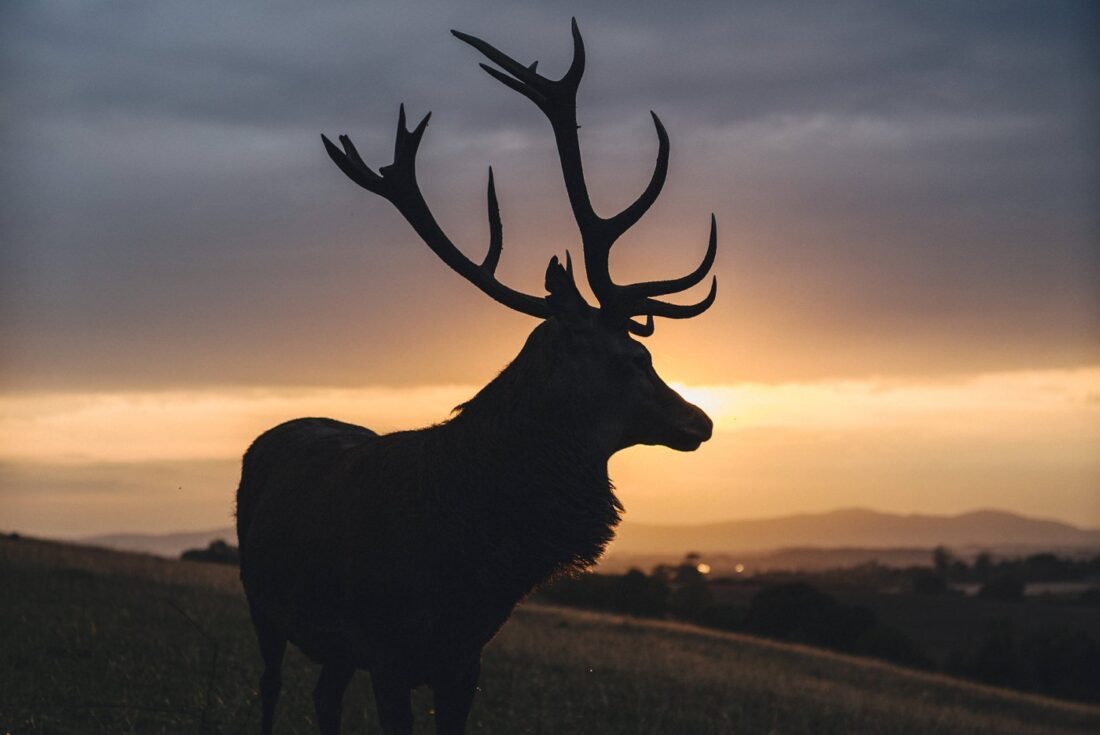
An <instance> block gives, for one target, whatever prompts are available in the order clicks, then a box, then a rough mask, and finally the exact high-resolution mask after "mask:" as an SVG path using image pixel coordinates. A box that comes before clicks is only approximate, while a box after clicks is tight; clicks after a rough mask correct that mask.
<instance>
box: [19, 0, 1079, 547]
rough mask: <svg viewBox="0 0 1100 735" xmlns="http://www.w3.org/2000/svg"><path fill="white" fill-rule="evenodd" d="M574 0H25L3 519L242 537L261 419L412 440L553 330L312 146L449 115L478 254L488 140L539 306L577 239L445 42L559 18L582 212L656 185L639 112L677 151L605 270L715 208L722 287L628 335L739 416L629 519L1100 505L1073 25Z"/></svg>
mask: <svg viewBox="0 0 1100 735" xmlns="http://www.w3.org/2000/svg"><path fill="white" fill-rule="evenodd" d="M569 5H570V3H562V4H554V5H549V4H546V5H545V6H544V5H540V4H533V5H531V6H530V7H524V8H523V9H522V10H521V9H518V8H513V7H512V6H511V5H504V4H496V3H493V2H488V3H454V4H445V5H436V4H434V3H431V2H427V0H418V1H417V2H410V3H403V4H402V5H401V6H399V7H394V8H386V9H384V8H381V7H374V6H355V7H350V6H349V7H347V8H343V7H341V8H335V7H324V8H317V9H314V8H305V7H303V8H302V9H293V10H289V9H285V8H283V9H278V8H260V7H257V8H247V9H244V8H236V9H230V8H229V7H228V6H227V7H217V6H209V7H207V6H201V4H197V5H196V6H194V7H192V6H190V5H188V6H183V5H179V6H173V7H163V8H154V7H147V8H139V9H131V10H128V11H127V12H126V13H121V14H115V13H114V11H111V10H107V9H104V10H103V11H102V12H97V13H91V14H89V13H85V12H83V11H81V10H79V9H73V8H65V7H62V6H56V7H55V6H53V5H50V4H49V3H43V4H35V5H33V6H30V5H28V6H26V7H21V8H20V9H18V10H17V11H11V12H9V13H7V14H6V18H5V20H6V23H5V25H6V27H7V29H8V31H9V33H8V34H7V37H6V43H5V49H6V53H7V54H8V55H10V56H11V58H13V59H17V60H19V61H20V63H18V64H12V65H7V67H6V68H7V70H8V73H6V76H5V77H4V80H3V81H4V85H5V87H4V91H5V98H6V99H7V100H9V105H8V108H9V114H6V115H5V117H4V121H3V123H4V125H5V128H4V131H5V134H4V135H3V136H0V161H3V162H4V165H3V166H0V169H2V170H3V171H4V178H3V179H0V195H2V196H0V207H2V211H0V215H2V216H0V222H3V226H4V233H3V236H4V241H5V247H4V249H3V252H2V253H0V355H2V358H0V529H15V530H21V531H24V532H31V533H44V534H64V535H79V534H83V533H95V532H102V531H115V530H133V531H140V530H148V531H167V530H175V529H186V528H201V527H213V526H220V525H223V524H225V523H227V522H228V521H229V513H230V510H231V505H232V494H233V490H234V487H235V482H236V477H235V475H236V473H237V471H238V467H237V465H236V462H237V458H238V457H239V456H240V454H241V453H242V452H243V451H244V449H245V447H246V446H247V445H248V443H249V441H251V439H252V438H253V437H254V436H256V435H257V434H258V433H260V432H261V431H263V430H264V429H265V428H267V427H269V426H271V425H273V424H275V423H278V422H280V421H283V420H286V419H288V418H293V417H296V416H301V415H317V414H321V415H330V416H333V417H335V418H340V419H344V420H348V421H355V422H360V423H363V424H365V425H367V426H370V427H371V428H374V429H376V430H386V429H393V428H406V427H412V426H417V425H423V424H425V423H429V422H433V421H438V420H441V419H443V418H445V417H446V416H447V413H448V411H449V409H450V407H451V406H453V405H455V404H457V403H459V402H460V401H462V400H464V399H465V398H468V397H469V396H470V395H472V393H473V392H474V391H476V389H477V388H478V387H479V386H480V385H483V384H484V383H485V382H487V381H488V380H489V379H491V378H492V376H493V375H495V374H496V372H497V371H498V370H499V369H501V368H502V367H503V366H504V365H505V364H506V363H507V362H508V361H509V360H510V359H511V358H512V357H513V356H514V355H515V354H516V352H518V350H519V348H520V346H521V344H522V342H523V339H524V337H525V335H526V334H527V333H528V332H529V330H530V329H531V328H532V326H533V321H532V320H531V319H529V318H526V317H522V316H518V315H516V314H514V313H509V312H507V311H506V310H505V309H503V308H501V307H499V306H497V305H496V304H494V303H493V302H491V301H489V300H488V299H487V298H486V297H484V296H483V295H482V294H480V293H478V292H476V290H475V289H474V288H472V287H471V286H470V285H469V284H467V283H465V282H464V281H462V279H461V278H459V277H458V276H456V275H455V274H453V273H451V272H450V271H448V270H447V268H446V267H445V266H444V265H443V264H442V263H440V262H439V260H438V259H437V258H436V257H435V256H434V255H432V254H431V253H430V252H429V251H428V249H427V248H426V247H425V246H424V245H422V244H421V243H419V242H418V241H417V240H416V238H415V236H414V235H413V234H412V233H411V232H410V231H409V229H408V226H407V225H406V224H405V223H404V222H403V221H402V220H401V218H400V217H399V216H398V215H397V214H396V213H395V212H394V211H393V210H392V208H391V207H390V206H389V205H388V204H387V203H385V202H383V201H381V200H379V199H378V198H376V197H373V196H371V195H369V194H367V193H366V192H364V191H362V190H360V189H358V188H357V187H355V186H354V185H353V184H351V183H350V182H348V181H347V180H346V179H345V178H344V177H343V176H342V175H341V174H340V172H339V171H337V170H336V169H335V167H333V166H332V164H331V162H330V161H329V160H328V159H327V157H326V156H325V155H324V151H323V150H322V148H321V146H320V143H319V138H318V133H320V132H322V131H323V132H326V133H328V134H330V135H331V134H336V133H340V132H345V131H347V132H349V133H352V134H353V137H354V138H355V140H356V141H357V144H358V146H359V149H360V151H361V152H362V153H363V155H364V157H365V158H366V159H367V161H368V163H370V164H371V165H375V166H377V165H383V164H385V163H387V162H388V161H389V158H388V156H389V155H390V152H391V150H392V135H393V132H392V131H393V125H394V118H395V111H396V108H397V105H398V103H399V102H402V101H404V102H406V103H407V104H408V106H409V109H410V115H413V116H419V115H420V114H423V113H424V112H425V111H427V110H428V109H431V110H432V111H433V118H432V125H431V126H430V128H429V130H428V132H427V135H426V137H425V140H424V143H423V146H422V149H421V155H420V159H419V167H418V170H419V175H420V179H421V182H422V187H423V189H424V191H425V195H426V198H427V200H428V201H429V203H430V204H431V205H432V207H433V210H434V211H435V213H436V215H437V216H438V218H439V220H440V222H441V224H442V225H443V226H444V228H445V229H446V230H447V231H448V233H449V234H450V235H451V236H452V239H454V240H455V241H456V242H457V243H459V244H460V245H461V247H462V248H463V249H464V250H465V251H466V252H467V253H468V254H469V255H470V257H472V258H473V259H475V260H479V259H480V257H481V256H482V254H483V253H484V248H485V244H486V242H487V225H486V223H485V219H484V218H485V204H484V185H485V178H484V177H485V171H486V167H487V166H488V165H489V164H490V163H491V164H492V165H493V167H494V171H495V175H496V182H497V188H498V192H499V195H500V204H501V211H502V216H503V221H504V233H505V245H504V253H503V257H502V260H501V265H500V269H499V274H498V275H499V277H500V278H501V280H503V281H504V282H506V283H509V284H510V285H514V286H515V287H517V288H519V289H521V290H524V291H527V292H538V291H539V290H540V288H541V284H542V274H543V271H544V269H545V266H546V262H547V261H548V259H549V258H550V257H551V256H552V255H555V254H556V255H559V256H560V255H563V254H564V252H565V250H566V249H569V250H570V251H571V252H572V253H573V254H574V255H575V256H579V253H580V251H579V245H578V243H577V239H578V238H577V234H576V226H575V224H574V222H573V220H572V215H571V213H570V211H569V209H568V205H567V204H566V201H565V197H564V193H563V191H562V185H561V180H560V172H559V170H558V168H557V162H556V160H555V152H554V149H553V143H552V136H551V135H550V131H549V129H548V126H546V124H545V121H544V120H542V119H541V118H540V117H539V116H538V113H537V111H536V110H534V109H533V108H532V107H531V106H530V103H528V102H527V101H526V100H523V99H522V98H519V97H518V96H517V95H515V94H513V93H511V92H509V91H508V90H507V89H504V88H502V87H500V85H497V84H496V83H495V82H493V81H492V80H491V79H489V78H487V77H485V75H484V74H482V73H481V71H480V70H479V69H478V68H477V59H476V58H475V57H474V55H472V54H471V53H470V49H468V48H466V47H464V46H463V45H462V44H460V43H458V42H456V41H455V40H454V39H453V38H452V37H451V36H450V35H449V33H448V30H449V29H450V28H451V27H452V26H458V27H460V28H464V29H466V30H469V31H471V32H475V33H478V34H482V35H485V36H486V37H487V38H490V39H492V40H496V41H499V42H500V43H501V45H502V46H504V47H505V48H507V49H508V50H509V51H512V52H514V53H516V54H517V55H520V56H522V57H523V58H528V57H530V58H532V59H533V58H539V59H540V60H541V62H542V65H541V66H540V70H544V69H545V70H546V73H548V74H550V75H554V74H555V73H557V70H559V69H561V68H564V64H565V63H566V58H567V53H568V27H569V26H568V23H569V17H570V15H572V14H579V20H580V22H581V27H582V30H583V32H584V33H585V38H586V40H587V42H588V71H587V72H586V77H585V82H584V84H583V85H582V88H581V95H580V99H579V110H580V112H579V115H580V120H581V122H582V130H581V142H582V146H583V153H584V156H585V166H586V172H587V174H588V177H589V180H590V186H591V189H592V194H593V199H594V201H595V204H596V208H597V209H598V210H599V211H600V212H601V213H604V214H606V213H609V212H613V211H617V209H618V208H619V207H621V206H623V205H624V204H625V203H626V202H628V201H630V199H631V198H632V197H633V196H635V195H636V193H637V192H638V191H640V190H641V188H642V187H643V186H644V182H645V181H646V179H647V177H648V175H649V170H650V166H651V165H652V160H653V156H654V154H655V149H656V142H655V140H654V135H653V130H652V127H651V123H650V122H649V116H648V114H647V110H649V109H650V108H652V109H654V110H655V111H657V112H658V113H659V114H660V115H661V117H662V119H663V121H664V123H665V125H666V127H667V128H668V130H669V135H670V137H671V144H672V154H671V163H670V170H669V176H668V181H667V183H666V187H665V191H664V193H663V195H662V197H661V198H660V199H659V200H658V202H657V204H656V205H655V206H654V207H653V209H652V210H651V211H650V212H649V213H648V214H647V216H646V217H645V218H644V219H643V220H642V221H641V222H640V223H639V224H638V226H636V227H635V228H634V229H633V230H632V231H631V232H630V233H628V235H627V236H626V237H624V238H623V240H622V241H621V242H620V243H619V244H618V245H617V246H616V248H615V249H614V251H613V255H612V259H611V269H612V273H613V274H614V277H615V278H616V279H617V280H618V281H620V282H628V281H633V280H640V279H645V278H661V277H669V276H671V275H679V274H681V273H683V272H685V271H687V270H689V269H690V268H692V267H693V266H694V265H695V264H696V263H697V262H698V259H699V258H700V257H701V255H702V253H703V250H704V247H705V243H706V236H707V225H708V218H709V214H710V213H711V212H712V211H713V212H714V213H716V215H717V218H718V224H719V251H718V257H717V260H716V263H715V266H714V269H713V270H714V273H715V274H716V275H717V276H718V280H719V296H718V301H717V303H716V304H715V306H714V307H713V308H712V309H711V310H710V311H709V312H708V313H707V314H705V315H704V316H702V317H700V318H697V319H693V320H690V321H687V322H672V321H667V320H666V321H663V322H659V323H658V326H657V332H656V334H655V336H654V337H652V338H651V339H649V340H647V345H648V346H649V348H650V349H651V350H652V352H653V354H654V356H655V364H656V365H657V368H658V370H659V371H660V372H661V374H662V375H663V376H664V377H665V378H666V379H667V380H669V381H672V382H675V383H677V384H678V385H680V386H683V388H684V391H685V394H687V395H689V396H690V397H692V398H693V399H694V400H697V401H698V402H699V403H700V404H701V405H703V406H704V407H706V408H707V409H708V410H709V411H710V412H711V413H712V415H713V416H714V418H715V419H716V421H717V427H718V430H717V433H716V436H715V438H714V440H713V441H711V442H710V443H708V444H706V445H705V446H704V447H703V448H702V449H701V450H700V451H698V452H697V453H694V454H689V455H685V454H676V453H673V452H671V451H668V450H664V449H656V448H635V449H631V450H629V451H627V452H624V453H623V454H622V455H620V456H617V457H615V458H614V459H613V461H612V467H611V469H612V476H613V479H614V480H615V481H616V484H617V486H618V487H619V488H620V495H621V497H622V499H623V501H624V503H625V504H626V506H627V508H628V516H627V517H628V519H639V520H645V521H651V522H659V521H669V522H691V521H701V520H716V519H722V518H738V517H756V516H765V515H777V514H785V513H794V512H802V511H811V510H827V509H830V508H835V507H843V506H855V505H859V506H868V507H872V508H877V509H882V510H889V511H897V512H918V511H919V512H930V513H947V512H956V511H963V510H970V509H974V508H982V507H997V508H1004V509H1007V510H1011V511H1016V512H1021V513H1027V514H1032V515H1037V516H1044V517H1052V518H1059V519H1062V520H1067V521H1070V522H1073V523H1077V524H1079V525H1091V526H1100V459H1098V457H1100V452H1098V451H1096V449H1097V448H1098V447H1100V339H1098V337H1100V288H1098V287H1097V284H1098V283H1100V248H1098V247H1097V243H1098V241H1100V238H1098V232H1100V223H1098V221H1097V215H1096V207H1095V203H1096V201H1097V192H1098V182H1100V175H1098V171H1097V167H1096V158H1095V156H1094V155H1093V153H1094V152H1095V143H1096V134H1095V131H1096V130H1098V129H1100V124H1098V121H1097V119H1096V111H1097V110H1100V104H1097V102H1098V95H1100V92H1098V91H1097V90H1100V83H1098V82H1100V72H1098V71H1097V68H1096V67H1095V65H1094V64H1092V63H1091V60H1092V59H1094V58H1095V51H1096V44H1097V42H1096V39H1095V38H1092V37H1088V36H1086V35H1085V34H1083V33H1082V32H1081V29H1082V28H1086V27H1088V23H1087V22H1085V21H1083V20H1082V18H1081V17H1078V16H1079V15H1082V14H1084V11H1083V10H1081V11H1078V10H1075V9H1074V7H1071V6H1069V5H1067V6H1058V8H1056V9H1047V10H1044V11H1043V12H1039V11H1037V10H1035V6H1029V5H1028V4H1026V3H1025V4H1020V5H1012V4H1009V5H1011V7H1009V6H1007V5H1006V6H1004V7H1000V8H997V9H992V8H985V9H982V8H971V9H964V8H963V7H961V6H960V7H957V8H953V9H952V8H940V7H932V6H929V7H923V6H920V7H917V6H913V5H911V4H905V3H899V4H890V3H883V4H879V5H877V6H875V7H867V8H863V9H859V10H852V9H850V10H848V11H845V13H838V12H835V11H834V10H828V11H826V10H825V9H824V6H823V7H822V9H820V10H819V9H817V8H816V7H806V8H801V9H795V8H790V7H787V8H784V7H781V6H779V5H773V4H768V3H761V4H757V5H753V4H738V5H737V6H730V7H726V6H725V5H718V6H715V7H707V8H700V9H699V12H698V13H697V14H692V15H691V16H690V17H689V16H687V15H684V14H682V13H679V12H674V11H673V10H672V9H671V8H672V6H671V5H670V6H668V8H665V7H664V6H660V5H654V6H652V7H650V6H648V5H647V6H646V7H644V8H643V7H637V8H636V7H634V6H631V7H630V8H629V9H623V8H616V7H615V6H614V4H607V5H603V4H601V6H600V7H598V8H590V7H588V6H587V5H585V6H582V5H581V4H576V5H577V7H569ZM200 6H201V7H200ZM212 29H214V30H212ZM214 31H216V32H214ZM578 260H579V258H578ZM692 295H695V294H692ZM699 295H701V294H699ZM690 298H691V295H689V296H685V297H684V299H683V300H684V301H686V300H688V299H690Z"/></svg>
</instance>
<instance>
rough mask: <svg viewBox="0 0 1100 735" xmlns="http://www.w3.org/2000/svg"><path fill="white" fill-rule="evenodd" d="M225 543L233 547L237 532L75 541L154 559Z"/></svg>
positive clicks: (135, 535)
mask: <svg viewBox="0 0 1100 735" xmlns="http://www.w3.org/2000/svg"><path fill="white" fill-rule="evenodd" d="M218 539H221V540H222V541H227V542H229V543H230V544H232V545H234V546H236V545H237V529H235V528H233V527H232V526H226V527H225V528H215V529H212V530H210V531H181V532H178V533H160V534H154V533H112V534H106V535H102V536H87V537H85V538H82V539H78V541H79V543H82V544H88V545H89V546H102V547H104V548H108V549H118V550H119V551H143V552H145V553H146V554H156V555H157V556H169V557H173V558H175V557H178V556H179V555H180V554H182V553H183V552H184V551H186V550H187V549H205V548H206V547H207V546H209V545H210V542H211V541H217V540H218Z"/></svg>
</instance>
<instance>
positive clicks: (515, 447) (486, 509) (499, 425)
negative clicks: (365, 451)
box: [441, 405, 622, 596]
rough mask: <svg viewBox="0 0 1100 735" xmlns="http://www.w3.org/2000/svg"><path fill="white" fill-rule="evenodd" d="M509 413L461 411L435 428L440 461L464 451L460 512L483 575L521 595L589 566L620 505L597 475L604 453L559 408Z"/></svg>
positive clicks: (603, 473) (603, 467)
mask: <svg viewBox="0 0 1100 735" xmlns="http://www.w3.org/2000/svg"><path fill="white" fill-rule="evenodd" d="M514 408H515V410H514V411H512V412H509V411H501V412H499V413H495V414H493V415H492V416H491V417H485V416H479V415H478V414H477V413H476V412H475V411H467V412H464V415H460V416H458V417H456V418H455V419H454V420H453V421H451V422H450V423H449V424H447V425H446V426H445V427H441V428H445V430H446V432H447V433H448V434H449V435H450V441H448V445H449V447H448V449H447V451H446V452H445V454H446V456H455V454H454V451H453V450H454V449H455V448H457V447H458V446H460V445H461V446H463V447H466V449H467V454H466V455H465V456H466V457H467V461H468V464H467V465H466V467H465V468H464V470H463V471H464V472H465V473H469V474H468V475H467V478H468V482H467V486H466V492H465V493H464V495H465V497H464V498H463V503H464V512H465V513H467V514H469V516H470V520H471V522H472V525H474V526H475V527H477V528H479V529H482V530H483V531H484V532H485V533H483V534H482V535H481V538H482V543H484V544H485V545H486V547H487V548H486V550H487V551H489V552H490V553H488V554H486V555H485V556H484V557H483V558H485V559H487V560H488V566H487V572H488V574H490V578H491V579H493V580H495V582H494V584H498V585H499V584H500V582H501V580H510V582H509V583H508V585H507V586H508V587H510V588H511V590H512V593H513V594H516V595H517V596H523V595H525V594H527V592H529V591H530V590H531V589H532V588H533V587H534V586H536V585H538V584H539V583H541V582H542V581H544V580H545V579H546V578H547V577H549V576H551V575H553V574H555V573H557V572H560V571H565V570H579V569H583V568H585V567H588V566H591V565H592V564H593V563H595V561H596V560H597V559H598V558H599V556H600V555H601V554H602V553H603V550H604V548H605V547H606V546H607V543H608V542H609V541H610V540H611V538H612V536H613V535H614V528H615V526H616V525H618V522H619V520H620V515H619V513H620V511H621V510H622V506H621V505H620V504H619V501H618V499H617V498H616V497H615V494H614V492H613V489H612V486H611V482H610V480H609V479H608V475H607V462H608V459H609V457H610V453H606V452H603V451H600V450H598V449H594V446H595V444H594V442H593V437H592V431H591V428H590V427H588V426H585V425H584V422H583V421H581V420H577V421H570V420H568V419H569V415H568V414H569V413H570V412H568V411H566V412H564V413H565V414H566V415H565V416H563V411H562V410H561V408H562V407H561V406H557V407H553V409H551V408H550V407H547V409H546V412H539V411H537V410H534V409H535V407H534V406H530V405H528V406H519V405H517V406H515V407H514ZM475 419H477V420H475Z"/></svg>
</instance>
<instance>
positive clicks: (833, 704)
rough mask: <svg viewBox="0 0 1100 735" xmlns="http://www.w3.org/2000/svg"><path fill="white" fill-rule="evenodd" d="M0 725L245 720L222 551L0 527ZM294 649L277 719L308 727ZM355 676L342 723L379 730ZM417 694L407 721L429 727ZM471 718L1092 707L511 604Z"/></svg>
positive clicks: (1091, 724)
mask: <svg viewBox="0 0 1100 735" xmlns="http://www.w3.org/2000/svg"><path fill="white" fill-rule="evenodd" d="M0 590H3V603H2V604H0V652H2V658H0V732H4V733H7V732H11V733H47V732H48V733H88V732H104V733H107V732H110V733H129V732H139V733H146V732H148V733H161V732H163V733H179V732H220V733H237V732H244V733H251V732H255V731H257V730H258V728H259V707H258V701H257V695H256V681H257V678H258V676H259V672H260V669H259V664H260V662H259V654H258V653H257V650H256V644H255V641H254V639H253V632H252V626H251V624H250V622H249V619H248V612H247V608H246V605H245V602H244V598H243V596H242V595H241V594H240V592H239V588H238V583H237V580H236V571H235V570H234V569H232V568H229V567H222V566H218V565H208V564H198V563H191V562H176V561H170V560H163V559H157V558H154V557H149V556H143V555H136V554H123V553H117V552H109V551H102V550H95V549H87V548H81V547H74V546H65V545H61V544H51V543H44V542H38V541H30V540H18V541H17V540H12V539H8V538H4V539H0ZM315 676H316V668H315V667H314V666H313V665H312V664H311V663H310V662H309V661H308V660H306V659H305V658H304V657H302V656H301V655H299V654H298V653H297V651H296V650H294V649H293V648H292V649H291V650H290V651H289V652H288V657H287V662H286V665H285V668H284V677H285V685H284V690H283V691H284V694H283V699H282V701H281V702H280V704H279V718H278V722H277V727H276V731H277V732H280V733H313V732H315V729H314V725H313V707H312V701H311V696H310V692H311V691H312V688H313V683H314V678H315ZM373 706H374V705H373V702H372V701H371V697H370V689H369V686H368V682H367V680H366V676H365V675H364V674H359V675H357V677H356V679H355V681H354V682H353V683H352V685H351V687H350V688H349V690H348V695H347V700H346V705H345V729H344V731H345V732H347V733H363V732H377V730H376V729H375V726H374V722H375V721H376V720H375V717H374V713H373ZM430 708H431V701H430V696H429V695H428V694H427V692H418V693H417V697H416V698H415V711H416V713H417V732H423V733H429V732H431V714H430ZM470 731H471V732H472V733H483V734H490V733H807V734H810V733H813V734H817V733H914V734H916V733H921V734H924V733H981V734H982V735H988V734H989V733H1089V732H1100V708H1097V707H1089V706H1085V705H1077V704H1069V703H1064V702H1060V701H1057V700H1052V699H1046V698H1042V697H1037V696H1031V695H1025V694H1018V693H1014V692H1009V691H1004V690H999V689H993V688H989V687H983V686H979V685H975V684H970V683H965V682H961V681H957V680H954V679H949V678H946V677H941V676H935V675H928V674H921V673H915V672H911V671H906V670H902V669H898V668H894V667H892V666H889V665H885V664H880V663H876V662H871V661H866V660H862V659H856V658H851V657H846V656H841V655H836V654H828V653H822V652H818V651H814V650H810V649H805V648H800V647H797V646H788V645H780V644H773V643H768V642H764V641H759V640H756V639H753V638H748V637H744V636H738V635H734V634H721V633H712V632H704V631H701V630H698V629H695V628H691V627H688V626H680V625H676V624H662V623H648V622H638V621H633V620H632V621H625V620H623V619H622V618H618V617H614V616H610V615H599V614H593V613H580V612H575V611H567V610H560V609H555V608H541V607H534V606H527V607H524V608H521V609H520V610H519V611H518V612H517V614H516V615H515V616H514V617H513V619H512V620H511V621H510V622H509V623H508V624H507V625H506V626H505V627H504V629H503V631H502V632H501V634H500V635H499V636H498V637H497V638H496V640H494V641H493V642H492V643H491V644H490V645H489V646H488V648H486V651H485V666H484V673H483V676H482V680H481V692H480V694H479V695H478V698H477V700H476V702H475V704H474V710H473V713H472V715H471V718H470Z"/></svg>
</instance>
